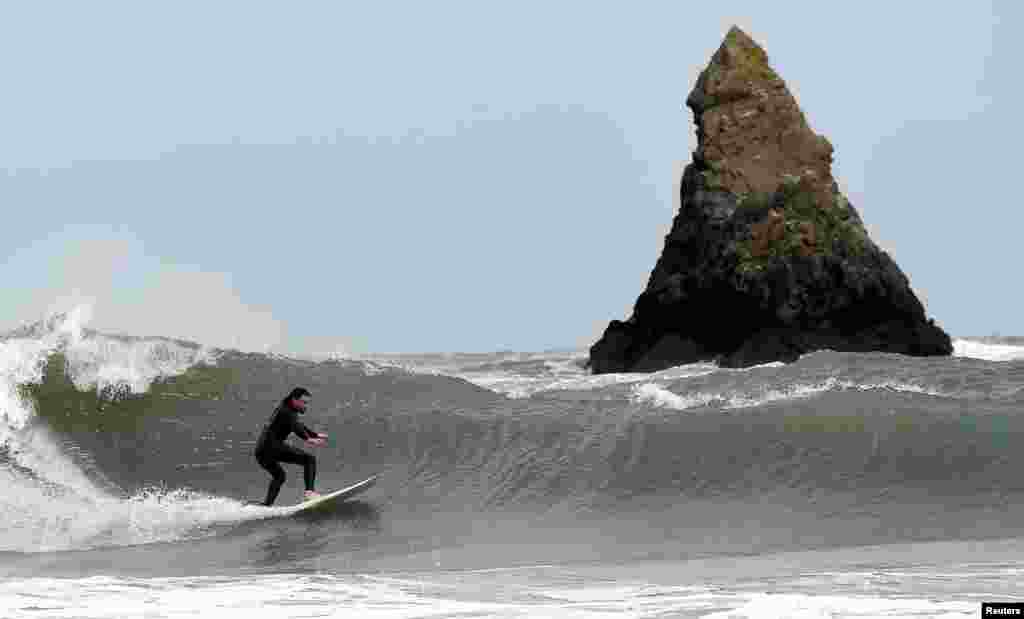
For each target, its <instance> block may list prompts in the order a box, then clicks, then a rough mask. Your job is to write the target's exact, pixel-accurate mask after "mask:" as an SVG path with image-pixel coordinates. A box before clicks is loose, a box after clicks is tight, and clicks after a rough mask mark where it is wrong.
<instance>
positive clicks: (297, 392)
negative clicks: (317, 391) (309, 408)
mask: <svg viewBox="0 0 1024 619" xmlns="http://www.w3.org/2000/svg"><path fill="white" fill-rule="evenodd" d="M311 397H312V394H310V393H309V389H305V388H303V387H296V388H294V389H292V392H291V393H289V394H288V395H286V396H285V398H284V401H283V402H281V403H282V404H288V405H290V406H291V407H292V408H294V409H295V410H297V411H305V410H306V405H307V404H309V399H310V398H311Z"/></svg>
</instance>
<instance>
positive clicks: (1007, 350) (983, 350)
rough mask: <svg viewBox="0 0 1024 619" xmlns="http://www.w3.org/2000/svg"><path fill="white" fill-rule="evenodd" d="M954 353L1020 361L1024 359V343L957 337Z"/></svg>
mask: <svg viewBox="0 0 1024 619" xmlns="http://www.w3.org/2000/svg"><path fill="white" fill-rule="evenodd" d="M1007 339H1011V338H1007ZM1011 341H1015V340H1013V339H1011ZM953 355H954V356H957V357H970V358H972V359H983V360H985V361H1020V360H1022V359H1024V345H1021V344H1009V343H999V342H992V341H986V340H982V339H956V340H953Z"/></svg>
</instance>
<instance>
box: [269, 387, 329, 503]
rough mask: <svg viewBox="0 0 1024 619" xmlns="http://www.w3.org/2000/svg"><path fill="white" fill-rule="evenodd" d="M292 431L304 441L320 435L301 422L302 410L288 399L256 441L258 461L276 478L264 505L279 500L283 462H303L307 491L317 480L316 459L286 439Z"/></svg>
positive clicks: (272, 481) (311, 488) (272, 482)
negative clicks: (288, 401) (289, 443)
mask: <svg viewBox="0 0 1024 619" xmlns="http://www.w3.org/2000/svg"><path fill="white" fill-rule="evenodd" d="M292 432H294V433H295V435H296V436H298V437H299V438H301V439H303V440H306V439H310V438H316V437H318V436H320V434H319V433H318V432H314V431H313V430H310V429H309V428H307V427H306V426H305V425H304V424H303V423H302V422H301V421H299V411H298V410H296V409H294V408H292V407H291V405H290V404H288V403H287V402H286V403H284V404H281V405H280V406H278V407H277V408H276V409H275V410H274V414H273V415H271V416H270V421H269V422H268V423H267V425H265V426H263V431H262V432H260V438H259V440H258V441H257V442H256V452H255V455H256V461H257V462H259V463H260V466H262V467H263V468H265V469H266V470H267V471H268V472H269V473H270V475H271V476H272V477H273V479H271V480H270V486H269V487H268V488H267V499H266V500H265V501H264V502H263V504H264V505H267V506H270V505H273V504H274V501H276V500H277V493H278V492H280V491H281V486H282V485H283V484H284V480H285V474H284V469H283V468H281V464H280V463H281V462H288V463H290V464H301V465H302V469H303V470H302V476H303V480H304V481H305V482H306V490H313V482H314V481H315V480H316V458H314V457H313V456H312V455H311V454H308V453H306V452H304V451H302V450H301V449H296V448H294V447H292V446H291V445H288V444H286V443H285V442H284V441H285V439H287V438H288V435H289V434H291V433H292Z"/></svg>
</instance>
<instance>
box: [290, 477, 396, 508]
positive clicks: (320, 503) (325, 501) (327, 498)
mask: <svg viewBox="0 0 1024 619" xmlns="http://www.w3.org/2000/svg"><path fill="white" fill-rule="evenodd" d="M375 483H377V476H376V475H371V476H369V477H367V478H366V479H364V480H363V481H361V482H358V483H355V484H352V485H351V486H348V487H346V488H342V489H341V490H335V491H334V492H329V493H327V494H321V495H320V496H319V497H317V498H315V499H310V500H308V501H303V502H302V503H298V504H296V505H292V506H291V507H289V508H287V510H288V511H287V513H288V514H299V513H302V512H306V511H310V510H315V509H322V508H325V507H330V506H331V505H333V504H335V503H340V502H341V501H344V500H345V499H347V498H349V497H352V496H355V495H357V494H359V493H360V492H363V491H364V490H368V489H369V488H371V487H372V486H373V484H375Z"/></svg>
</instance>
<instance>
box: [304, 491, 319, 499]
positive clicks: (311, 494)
mask: <svg viewBox="0 0 1024 619" xmlns="http://www.w3.org/2000/svg"><path fill="white" fill-rule="evenodd" d="M302 498H304V499H306V500H307V501H308V500H310V499H319V498H320V493H319V492H317V491H316V490H306V491H305V492H303V493H302Z"/></svg>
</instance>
